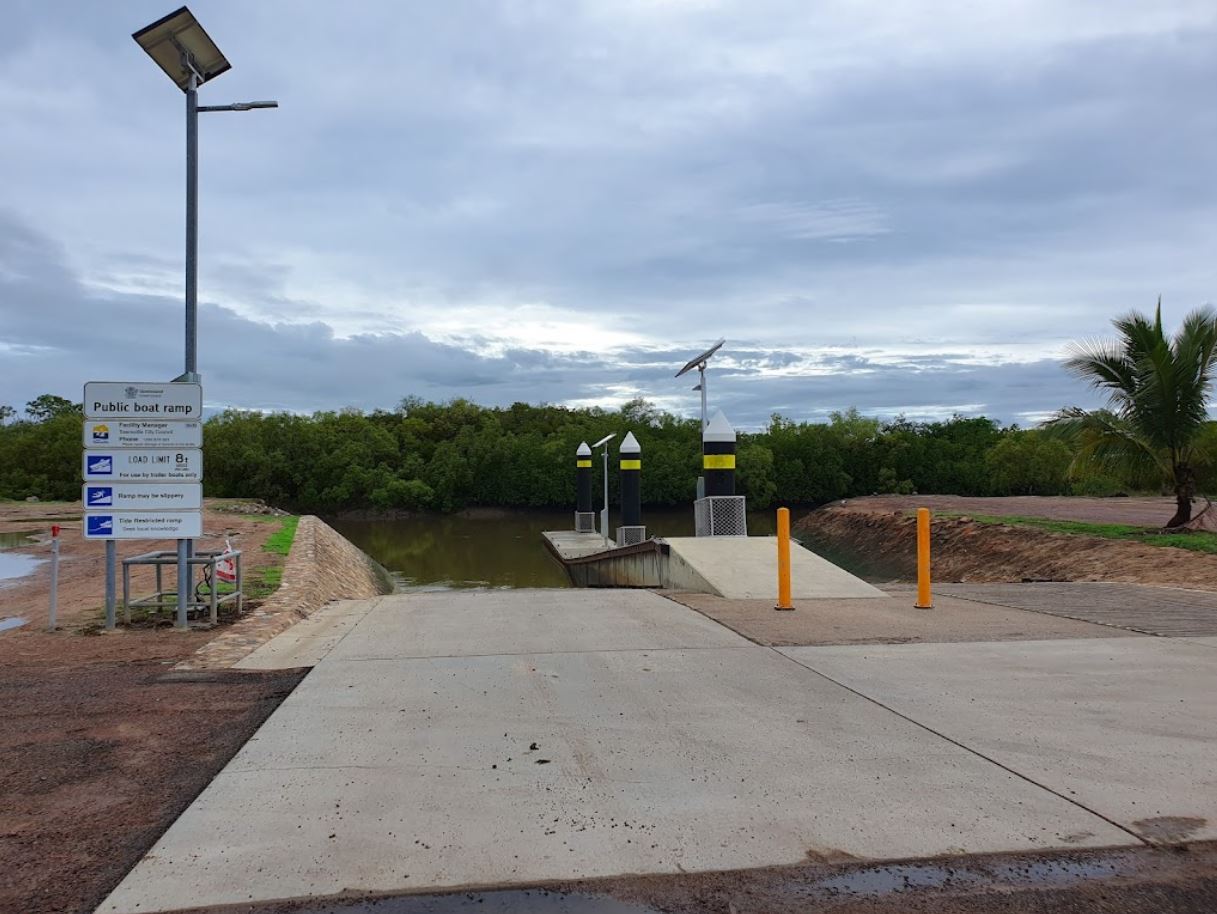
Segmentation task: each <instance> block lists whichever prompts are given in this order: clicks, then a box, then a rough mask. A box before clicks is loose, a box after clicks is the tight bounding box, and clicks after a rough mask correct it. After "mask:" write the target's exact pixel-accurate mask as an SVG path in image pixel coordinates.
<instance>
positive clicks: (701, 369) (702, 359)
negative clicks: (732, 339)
mask: <svg viewBox="0 0 1217 914" xmlns="http://www.w3.org/2000/svg"><path fill="white" fill-rule="evenodd" d="M725 342H727V341H726V340H725V339H724V340H719V341H718V342H717V343H715V344H714V345H713V346H711V347H710V348H709V349H707V350H706V351H705V352H703V353H702V354H701V355H698V356H694V357H693V358H691V359H689V361H687V362H685V367H684V368H682V369H680V371H678V372H676V377H678V378H679V377H680V376H681V375H682V374H685V373H687V372H690V371H692V370H693V369H694V368H696V369H697V373H698V384H697V386H696V387H694V388H693V389H694V390H700V391H701V430H702V431H703V432H704V431H705V430H706V422H707V421H708V420H707V418H706V362H708V361H710V357H711V356H712V355H714V353H716V352H718V350H719V347H720V346H722V345H723V343H725Z"/></svg>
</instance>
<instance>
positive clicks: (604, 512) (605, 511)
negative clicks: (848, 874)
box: [600, 441, 609, 549]
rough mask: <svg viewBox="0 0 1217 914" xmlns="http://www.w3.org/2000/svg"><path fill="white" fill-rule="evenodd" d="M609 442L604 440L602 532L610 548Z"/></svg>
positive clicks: (605, 542) (605, 544)
mask: <svg viewBox="0 0 1217 914" xmlns="http://www.w3.org/2000/svg"><path fill="white" fill-rule="evenodd" d="M608 447H609V446H608V442H607V441H606V442H604V450H603V451H602V452H601V453H602V455H603V457H604V508H603V510H601V512H600V532H601V533H602V534H604V548H605V549H607V548H608V512H609V505H608Z"/></svg>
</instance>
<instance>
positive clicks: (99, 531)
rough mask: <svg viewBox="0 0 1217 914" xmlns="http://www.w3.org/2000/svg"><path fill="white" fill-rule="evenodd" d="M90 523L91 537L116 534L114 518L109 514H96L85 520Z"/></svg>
mask: <svg viewBox="0 0 1217 914" xmlns="http://www.w3.org/2000/svg"><path fill="white" fill-rule="evenodd" d="M85 520H87V521H88V527H87V528H86V529H87V532H88V534H89V536H112V535H113V534H114V518H113V517H112V516H111V515H109V514H96V515H93V516H91V517H87V518H85Z"/></svg>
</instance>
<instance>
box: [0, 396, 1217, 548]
mask: <svg viewBox="0 0 1217 914" xmlns="http://www.w3.org/2000/svg"><path fill="white" fill-rule="evenodd" d="M53 399H58V398H53ZM35 402H41V403H43V404H44V405H45V404H48V403H51V402H52V400H51V399H48V398H39V400H38V401H35ZM64 402H67V401H64ZM69 405H70V404H69ZM41 414H45V418H42V419H40V420H38V421H34V420H31V419H13V418H12V417H10V419H9V421H7V422H4V423H0V498H12V499H23V498H26V497H27V496H30V495H36V496H38V497H39V498H40V499H43V500H52V499H56V500H70V501H75V500H76V499H77V498H78V497H79V493H80V482H79V480H80V452H81V422H82V419H81V417H80V413H79V411H77V410H75V409H67V408H65V409H62V410H58V409H54V408H50V409H47V410H44V411H43V413H41ZM627 430H632V431H633V432H634V434H635V436H636V437H637V438H638V441H639V443H640V444H641V445H642V466H643V472H642V498H643V502H644V503H645V504H648V505H656V506H672V505H687V504H688V503H689V502H690V501H691V500H692V499H693V497H694V494H695V491H696V484H697V476H698V474H699V472H700V466H701V436H700V433H699V427H698V422H697V420H696V419H680V418H677V417H675V416H672V415H670V414H668V413H664V412H662V411H660V410H657V409H655V408H654V407H653V406H651V405H650V404H648V403H646V402H645V401H641V400H635V401H632V402H630V403H627V404H625V405H624V406H623V407H622V408H621V409H620V410H604V409H598V408H593V409H568V408H564V407H560V406H530V405H528V404H524V403H516V404H513V405H512V406H509V407H505V408H487V407H482V406H478V405H476V404H473V403H470V402H469V401H467V400H455V401H453V402H451V403H443V404H440V403H426V402H423V401H421V400H417V399H406V400H403V401H402V403H401V405H400V406H399V407H398V408H397V409H395V410H378V411H376V412H371V413H360V412H355V411H345V412H341V413H334V412H319V413H314V414H313V415H311V416H304V415H294V414H290V413H267V414H263V413H252V412H243V411H239V410H228V411H226V412H223V413H220V414H218V415H216V416H213V417H212V418H210V419H209V420H208V421H207V422H206V424H205V426H204V437H205V445H206V483H205V490H206V493H207V495H208V496H209V497H223V498H238V499H239V498H260V499H263V500H265V501H267V502H268V503H270V504H273V505H278V506H281V507H285V508H290V509H294V510H297V511H314V512H320V513H327V512H336V511H342V510H347V509H376V510H386V511H389V510H404V511H456V510H460V509H461V508H464V507H468V506H486V507H506V508H532V507H537V508H539V507H570V506H571V505H573V504H574V500H575V481H574V455H575V449H576V448H577V447H578V446H579V443H580V442H581V441H588V442H591V441H595V440H597V439H598V438H600V437H602V436H603V435H604V434H606V433H607V432H610V431H617V432H619V433H621V434H624V433H625V432H626V431H627ZM1194 450H1195V452H1196V453H1197V454H1208V455H1211V456H1217V424H1214V423H1209V424H1208V425H1207V426H1205V427H1203V428H1202V429H1201V431H1200V433H1199V435H1198V437H1197V439H1196V444H1195V445H1194ZM1071 461H1074V453H1073V451H1071V450H1070V449H1069V444H1068V440H1067V439H1063V438H1061V437H1060V436H1056V435H1053V434H1048V433H1045V432H1043V431H1025V430H1021V429H1018V428H1014V427H1011V428H1002V427H1001V426H999V425H998V424H997V423H995V422H993V421H991V420H989V419H984V418H963V417H959V416H956V417H954V418H952V419H949V420H946V421H944V422H912V421H909V420H906V419H897V420H895V421H893V422H888V423H883V422H880V421H879V420H877V419H873V418H868V417H865V416H862V415H860V414H859V413H858V412H857V410H852V409H851V410H847V411H845V412H841V413H833V414H832V415H831V416H830V419H829V421H828V422H827V423H807V422H792V421H790V420H789V419H784V418H782V417H781V416H774V417H773V418H772V419H771V421H770V423H769V425H768V427H767V428H766V429H764V430H763V431H760V432H756V433H741V434H740V438H739V443H738V447H737V467H738V469H737V485H738V490H739V491H740V492H741V493H742V494H745V495H747V496H748V498H749V501H750V504H751V505H752V506H753V507H756V508H761V507H768V506H771V505H773V504H785V505H790V506H796V505H814V504H823V503H825V502H829V501H834V500H837V499H841V498H849V497H854V496H859V495H871V494H875V493H897V494H914V493H917V492H921V493H931V492H940V493H944V494H956V495H1005V494H1058V493H1062V494H1063V493H1067V492H1070V491H1071V490H1072V491H1073V492H1074V493H1083V494H1113V493H1115V492H1129V491H1137V490H1139V489H1140V488H1142V487H1143V486H1142V485H1139V484H1137V483H1138V480H1137V479H1135V478H1132V477H1129V476H1126V475H1120V473H1118V472H1116V471H1114V470H1102V469H1100V468H1089V469H1086V470H1085V471H1084V472H1082V473H1078V474H1076V475H1075V476H1074V477H1073V479H1072V481H1066V479H1065V477H1064V469H1063V468H1064V467H1067V466H1068V465H1069V464H1070V462H1071ZM609 465H610V474H609V489H610V499H611V500H612V501H613V502H614V503H615V502H616V500H617V472H616V469H615V467H616V461H615V455H614V459H613V460H612V461H610V464H609ZM1196 465H1197V466H1198V467H1200V466H1205V467H1209V468H1210V476H1209V477H1204V476H1202V477H1200V478H1201V480H1202V482H1203V481H1204V480H1206V479H1207V480H1209V481H1208V483H1206V484H1212V483H1214V482H1217V479H1212V478H1210V477H1212V476H1213V475H1217V461H1213V460H1209V461H1208V463H1204V461H1202V460H1199V459H1198V460H1197V463H1196ZM594 466H595V467H596V475H597V479H598V478H599V468H600V456H599V454H597V455H596V457H595V458H594ZM1214 488H1217V486H1215V487H1214ZM596 491H597V501H598V500H599V491H600V489H599V482H597V487H596ZM267 520H268V521H271V522H277V521H278V519H277V518H267ZM288 542H289V543H290V538H289V539H288Z"/></svg>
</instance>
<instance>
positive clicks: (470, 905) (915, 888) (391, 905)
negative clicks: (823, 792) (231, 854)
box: [196, 843, 1217, 914]
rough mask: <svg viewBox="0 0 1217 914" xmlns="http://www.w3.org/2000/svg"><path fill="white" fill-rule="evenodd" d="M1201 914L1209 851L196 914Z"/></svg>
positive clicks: (811, 872)
mask: <svg viewBox="0 0 1217 914" xmlns="http://www.w3.org/2000/svg"><path fill="white" fill-rule="evenodd" d="M458 911H466V912H467V911H481V912H486V914H491V912H494V914H579V912H585V914H648V912H654V914H658V912H668V914H809V912H813V911H814V912H817V914H1033V912H1034V914H1211V912H1213V911H1217V847H1215V846H1214V845H1213V844H1211V843H1205V844H1195V845H1192V846H1190V847H1187V848H1171V849H1161V848H1148V847H1139V848H1117V849H1112V850H1106V851H1103V850H1100V851H1066V852H1061V853H1039V854H995V855H991V856H977V857H961V858H939V859H927V860H909V861H902V862H898V863H880V864H870V863H866V862H863V861H857V862H851V861H838V862H835V863H834V862H829V861H809V862H808V863H806V864H803V865H798V866H788V867H769V868H764V869H755V870H736V871H729V872H720V873H688V874H680V875H671V876H622V877H617V878H611V879H599V880H588V881H585V882H570V883H560V884H554V885H545V886H530V887H528V888H522V889H514V890H503V891H493V890H490V891H478V890H477V889H472V890H465V891H457V892H451V893H448V894H443V895H430V894H418V895H399V896H396V897H384V896H379V897H373V898H364V899H359V898H351V897H346V898H343V897H336V898H327V899H324V900H313V901H304V900H299V901H289V902H271V903H269V904H255V905H233V906H229V907H225V908H200V909H196V914H237V912H241V914H455V912H458Z"/></svg>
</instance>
